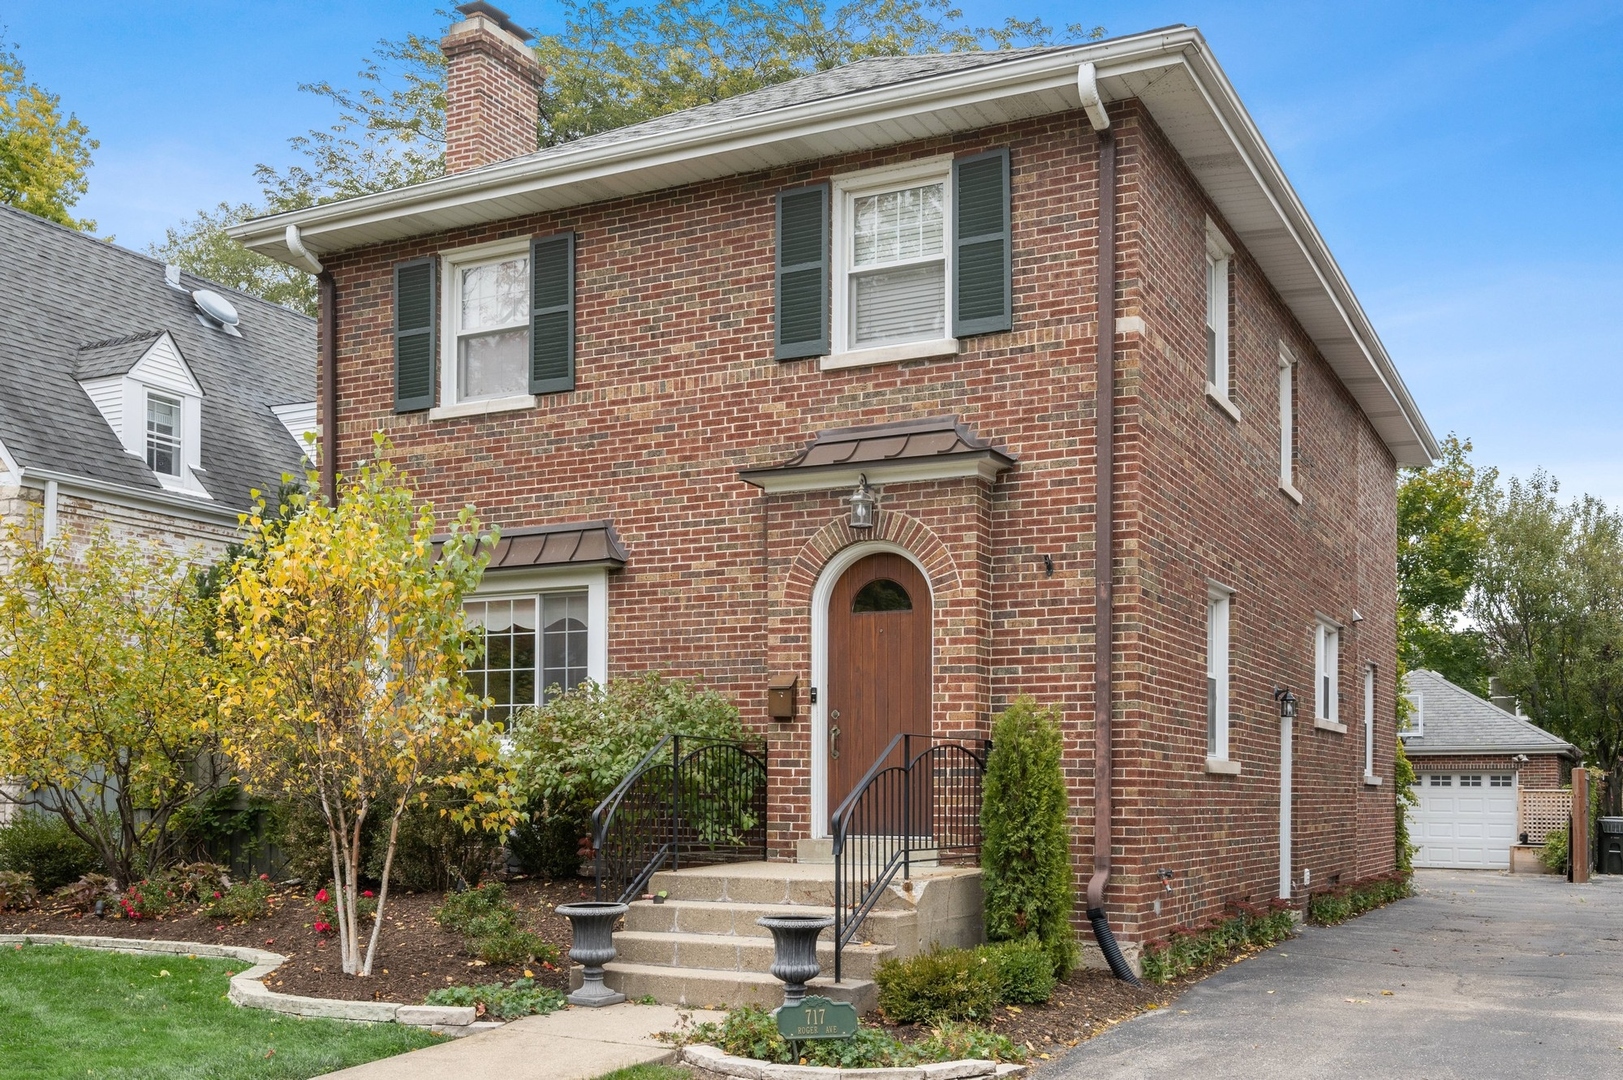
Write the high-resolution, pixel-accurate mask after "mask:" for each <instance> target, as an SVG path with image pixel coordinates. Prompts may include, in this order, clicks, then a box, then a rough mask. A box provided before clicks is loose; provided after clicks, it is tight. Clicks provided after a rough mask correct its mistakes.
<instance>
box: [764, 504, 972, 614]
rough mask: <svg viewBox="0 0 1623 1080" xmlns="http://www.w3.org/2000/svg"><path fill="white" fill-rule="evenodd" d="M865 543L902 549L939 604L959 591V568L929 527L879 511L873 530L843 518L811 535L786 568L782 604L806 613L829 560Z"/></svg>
mask: <svg viewBox="0 0 1623 1080" xmlns="http://www.w3.org/2000/svg"><path fill="white" fill-rule="evenodd" d="M868 540H883V541H885V542H886V543H890V544H895V545H896V546H897V547H899V548H903V549H905V550H906V551H907V552H908V554H909V555H911V556H912V557H913V559H914V560H915V561H916V562H917V563H918V564H919V566H921V567H922V568H923V569H924V575H925V577H926V578H927V579H928V580H929V582H930V592H931V593H932V594H933V595H934V597H935V599H936V602H937V603H938V604H939V603H942V602H943V601H947V600H951V599H952V598H953V595H954V594H955V593H956V592H957V591H958V565H957V563H955V562H954V561H953V558H952V553H951V552H949V551H948V550H947V546H946V545H945V544H943V543H942V542H941V539H940V538H939V537H938V536H936V534H935V533H934V532H932V531H931V530H930V528H929V526H927V525H925V524H924V523H923V522H922V521H919V520H918V519H917V518H913V517H909V516H907V515H906V514H900V513H896V512H894V511H890V510H881V511H879V520H878V522H876V523H875V525H874V527H873V528H872V529H863V530H860V531H859V530H856V529H853V528H851V526H850V524H849V522H848V521H847V519H846V517H845V515H844V514H842V515H840V516H839V517H837V518H835V519H834V520H833V521H830V522H829V523H828V524H827V525H824V526H823V527H822V528H821V529H818V530H817V532H815V533H813V534H812V537H811V539H809V540H807V541H806V543H805V544H803V545H802V546H801V548H800V551H799V552H798V553H797V554H796V555H795V558H794V561H793V562H792V563H791V564H790V566H789V575H788V580H787V581H786V582H785V583H784V593H783V602H784V603H785V604H787V605H790V606H792V607H795V608H798V609H800V610H805V609H806V608H807V607H808V606H809V605H810V604H811V599H812V592H813V591H814V590H815V589H816V588H817V579H818V578H819V577H821V576H822V573H823V567H825V566H827V565H828V563H829V560H830V559H832V558H834V556H835V555H838V554H839V553H840V552H841V551H843V550H844V549H846V548H848V547H850V546H851V545H852V544H860V543H863V542H864V541H868Z"/></svg>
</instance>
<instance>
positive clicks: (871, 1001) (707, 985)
mask: <svg viewBox="0 0 1623 1080" xmlns="http://www.w3.org/2000/svg"><path fill="white" fill-rule="evenodd" d="M621 936H622V935H620V934H616V935H615V940H616V941H619V939H620V938H621ZM603 981H604V982H605V983H607V984H608V986H609V987H610V989H613V990H618V991H619V992H620V993H622V994H624V995H625V996H626V997H627V998H628V999H630V1000H632V1001H637V1000H639V999H641V998H644V997H651V998H653V999H654V1000H655V1001H658V1002H660V1003H662V1004H665V1005H682V1006H687V1007H689V1008H715V1009H733V1008H737V1007H738V1006H740V1005H759V1006H761V1007H763V1008H767V1009H775V1008H777V1007H778V1006H779V1005H782V1004H783V983H781V982H779V981H778V980H777V979H774V978H773V977H772V976H771V975H766V974H762V973H761V972H758V971H716V970H711V969H707V968H674V967H660V966H658V965H654V964H636V963H631V962H629V961H623V960H615V961H613V962H612V963H609V964H607V965H606V966H605V967H604V969H603ZM810 986H811V992H812V993H814V994H822V995H823V996H824V997H827V998H832V999H833V1000H835V1001H849V1002H851V1003H852V1004H853V1005H855V1006H856V1007H857V1012H859V1013H865V1012H869V1011H871V1010H873V1009H874V1008H876V1007H877V1006H878V1004H879V990H878V988H877V987H876V986H874V984H873V981H872V980H870V979H854V978H850V977H849V976H848V977H847V978H846V979H845V980H844V981H843V982H838V983H836V982H835V981H834V980H833V979H831V978H828V977H823V978H817V979H813V980H812V981H811V983H810Z"/></svg>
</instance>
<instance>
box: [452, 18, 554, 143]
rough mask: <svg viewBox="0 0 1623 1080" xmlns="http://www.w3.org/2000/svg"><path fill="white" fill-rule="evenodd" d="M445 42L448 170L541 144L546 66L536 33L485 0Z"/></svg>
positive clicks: (453, 28) (456, 25) (455, 26)
mask: <svg viewBox="0 0 1623 1080" xmlns="http://www.w3.org/2000/svg"><path fill="white" fill-rule="evenodd" d="M457 10H458V11H460V12H461V13H462V14H463V16H464V18H463V20H462V21H461V22H459V23H456V24H455V25H453V26H452V27H451V29H450V31H449V32H448V33H447V34H446V35H445V37H444V38H443V39H442V40H441V41H440V51H441V52H443V53H444V54H445V171H446V172H448V173H459V172H467V171H468V170H469V169H477V168H479V166H481V165H489V164H491V163H492V162H497V161H506V160H507V159H508V158H514V157H518V156H519V155H520V154H529V153H533V152H534V151H535V149H536V120H537V117H538V115H539V111H540V101H539V95H540V92H541V79H542V71H541V65H540V63H539V62H537V61H536V58H535V53H533V52H532V51H530V47H529V46H528V45H527V44H526V42H528V41H529V40H530V35H529V34H528V33H526V32H525V31H524V30H522V29H521V28H520V27H518V26H517V25H516V24H515V23H514V22H513V20H511V19H509V18H508V17H507V15H506V14H505V13H504V12H502V11H500V10H498V9H496V8H494V7H492V6H491V5H490V4H487V3H485V2H484V0H474V2H473V3H471V4H463V5H462V6H460V7H458V8H457Z"/></svg>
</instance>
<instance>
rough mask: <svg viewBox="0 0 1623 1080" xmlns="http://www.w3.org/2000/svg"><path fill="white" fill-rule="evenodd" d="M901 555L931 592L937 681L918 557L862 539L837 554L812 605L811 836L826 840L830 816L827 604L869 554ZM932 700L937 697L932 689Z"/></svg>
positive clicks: (932, 671) (820, 576)
mask: <svg viewBox="0 0 1623 1080" xmlns="http://www.w3.org/2000/svg"><path fill="white" fill-rule="evenodd" d="M880 554H890V555H900V556H902V557H903V558H904V559H906V560H907V561H908V562H910V563H912V564H913V565H914V567H916V568H917V569H918V572H919V576H920V577H922V578H923V579H924V587H925V588H926V589H928V590H930V678H931V680H932V681H934V679H935V590H934V588H933V587H932V586H931V584H930V575H929V572H928V571H926V570H925V569H924V564H923V563H921V562H919V560H918V556H916V555H914V554H913V553H912V552H911V551H908V550H907V549H906V548H904V547H899V546H898V545H896V544H892V543H890V542H889V541H887V540H863V541H861V542H859V543H855V544H852V545H851V546H850V547H847V548H842V549H841V550H840V551H838V552H836V553H835V555H834V557H833V558H832V559H830V560H829V561H828V563H827V565H825V566H824V567H823V570H822V572H821V573H820V574H818V576H817V584H816V585H815V586H814V587H813V588H812V602H811V654H812V655H811V684H812V689H813V691H815V692H816V694H817V701H816V702H815V703H814V704H813V705H812V707H811V836H812V839H813V840H826V839H828V836H829V830H828V817H829V815H830V814H832V813H833V812H834V807H832V806H830V805H828V602H829V600H830V599H831V598H832V597H833V595H834V586H835V585H836V584H838V583H839V580H840V577H841V575H843V574H844V573H845V572H846V571H847V570H849V569H851V567H852V566H854V565H855V564H856V563H858V562H860V561H861V560H863V559H865V558H867V557H868V556H869V555H880ZM930 697H931V700H932V701H933V700H934V698H935V694H934V687H933V686H932V687H931V695H930Z"/></svg>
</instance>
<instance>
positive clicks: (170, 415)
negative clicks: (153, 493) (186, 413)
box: [146, 392, 185, 477]
mask: <svg viewBox="0 0 1623 1080" xmlns="http://www.w3.org/2000/svg"><path fill="white" fill-rule="evenodd" d="M146 414H147V427H146V449H147V455H146V456H147V468H149V469H151V470H152V471H153V472H155V473H157V474H158V475H160V476H171V477H179V476H180V475H181V467H182V464H183V462H184V461H185V458H184V455H183V453H182V445H183V444H182V432H183V431H184V428H183V426H182V420H181V405H180V399H179V398H172V397H166V396H165V395H163V394H154V393H150V392H149V393H148V394H147V408H146Z"/></svg>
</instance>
